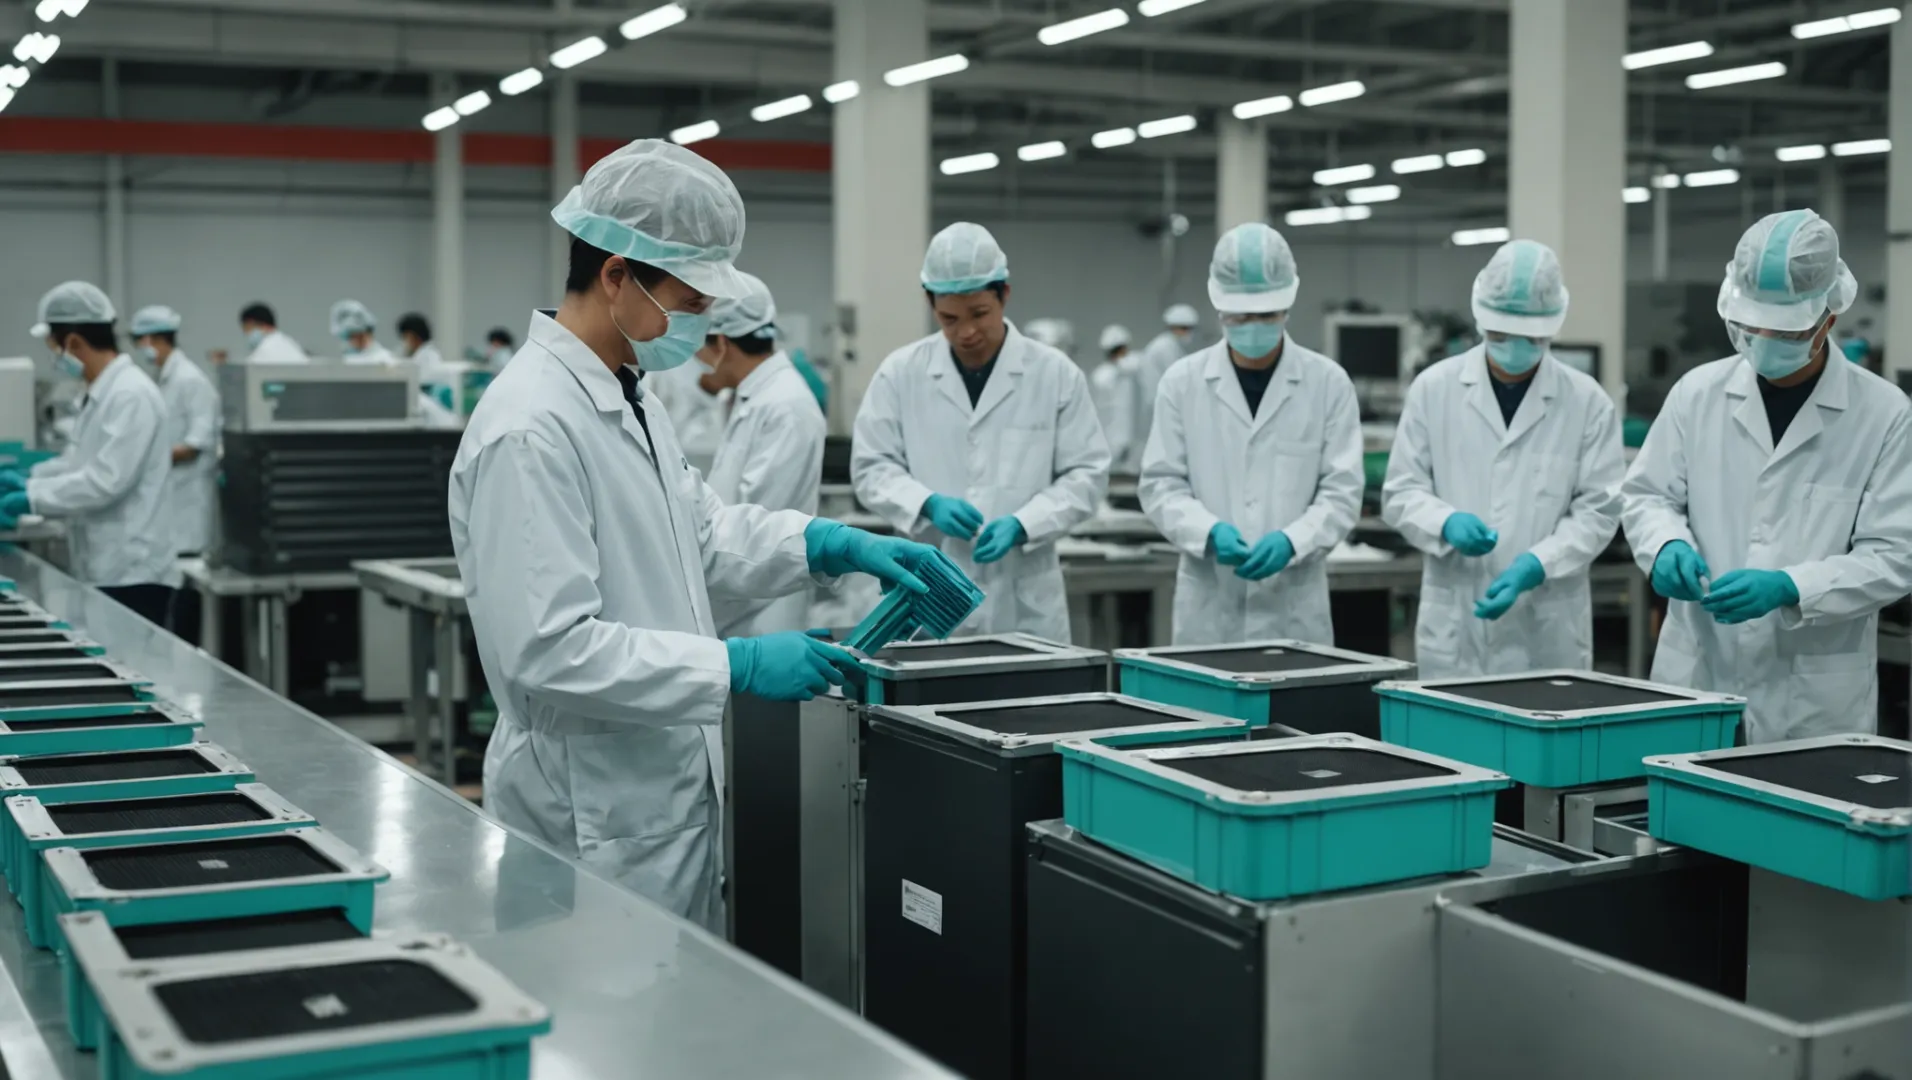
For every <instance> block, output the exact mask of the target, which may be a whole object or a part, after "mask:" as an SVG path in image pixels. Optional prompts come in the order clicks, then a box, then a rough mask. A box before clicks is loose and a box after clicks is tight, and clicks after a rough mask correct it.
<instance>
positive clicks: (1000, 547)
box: [850, 222, 1109, 641]
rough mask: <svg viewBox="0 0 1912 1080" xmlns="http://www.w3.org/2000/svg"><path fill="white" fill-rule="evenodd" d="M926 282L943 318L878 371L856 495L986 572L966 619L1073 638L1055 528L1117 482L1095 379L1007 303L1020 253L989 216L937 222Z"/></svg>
mask: <svg viewBox="0 0 1912 1080" xmlns="http://www.w3.org/2000/svg"><path fill="white" fill-rule="evenodd" d="M922 283H923V288H924V290H925V291H926V292H927V293H928V294H929V303H930V307H931V309H932V310H933V311H934V313H935V315H936V320H937V322H938V324H940V326H941V330H940V331H939V332H937V333H934V334H931V335H930V336H929V337H926V338H924V339H922V340H921V341H917V342H913V343H911V344H909V345H905V346H903V347H902V348H900V349H898V350H896V351H895V352H893V353H891V354H890V355H889V357H888V358H887V359H885V360H884V361H883V365H882V366H881V367H880V368H878V369H877V372H876V376H875V378H873V379H871V380H870V387H869V389H868V391H866V392H865V394H864V397H863V405H862V408H861V409H860V410H859V411H858V413H857V417H856V439H855V443H854V448H853V450H852V453H851V458H850V477H851V479H852V481H853V482H854V483H855V485H856V494H857V498H858V500H859V501H861V502H862V503H863V505H864V506H866V507H869V508H870V510H871V511H873V512H875V513H877V514H880V515H882V516H883V517H884V518H885V519H887V520H888V521H889V522H890V524H891V526H892V527H894V528H895V529H896V531H897V532H898V533H900V534H902V535H907V536H915V537H921V538H926V539H931V540H934V541H935V542H936V543H938V544H940V545H941V547H942V549H943V551H944V552H945V553H946V554H948V555H949V557H950V558H951V559H953V560H955V562H956V564H957V565H958V566H961V567H962V568H963V570H964V571H965V572H967V573H969V574H970V575H971V576H972V577H974V578H975V579H976V581H977V583H978V584H979V585H981V586H982V588H983V591H984V593H985V594H986V597H985V599H984V600H983V604H982V607H981V608H979V609H978V610H977V611H976V613H975V614H973V615H971V616H970V618H969V619H968V621H966V622H965V623H964V624H963V627H962V632H963V633H1004V632H1008V631H1012V630H1020V631H1024V632H1027V633H1031V634H1035V635H1037V636H1039V637H1045V638H1049V639H1051V640H1054V641H1069V640H1071V639H1070V634H1069V604H1068V598H1067V596H1066V594H1065V592H1064V589H1063V583H1062V563H1061V560H1060V559H1059V558H1058V557H1057V555H1056V549H1055V540H1056V539H1057V538H1058V537H1061V536H1062V535H1064V534H1065V533H1067V532H1068V531H1069V529H1070V528H1071V527H1072V526H1074V525H1076V524H1078V523H1080V522H1082V521H1085V520H1087V519H1088V518H1089V517H1091V516H1093V515H1094V513H1095V508H1096V506H1097V505H1098V504H1099V503H1100V502H1101V500H1102V496H1103V495H1104V493H1105V492H1107V490H1108V483H1109V447H1108V444H1107V443H1106V442H1105V441H1103V438H1102V428H1101V425H1100V424H1098V423H1096V419H1095V405H1094V403H1093V402H1091V401H1090V399H1089V385H1088V380H1087V379H1086V378H1084V377H1083V374H1082V369H1081V368H1078V367H1077V366H1076V365H1075V362H1074V361H1072V360H1070V359H1069V358H1068V357H1066V356H1064V355H1063V354H1062V353H1060V352H1057V351H1056V350H1055V349H1052V348H1050V347H1049V346H1046V345H1043V344H1040V343H1039V342H1036V341H1032V340H1030V339H1029V338H1027V337H1025V336H1023V334H1022V333H1021V332H1020V331H1018V330H1017V329H1016V327H1015V326H1014V325H1013V324H1011V323H1010V322H1009V321H1008V320H1007V319H1006V318H1005V317H1004V307H1005V306H1006V305H1007V303H1008V301H1009V296H1010V289H1009V261H1008V259H1007V258H1006V257H1005V256H1004V255H1003V251H1002V248H1001V247H999V246H998V245H997V244H996V240H995V237H993V236H991V235H990V234H989V230H987V229H985V228H983V227H982V226H980V225H975V224H972V223H970V222H958V223H956V224H954V225H951V226H950V227H949V228H947V229H944V230H943V231H942V232H940V233H937V234H936V236H935V238H934V239H932V240H931V241H930V245H929V251H928V253H927V254H926V255H925V256H924V259H923V273H922Z"/></svg>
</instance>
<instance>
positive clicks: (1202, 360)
mask: <svg viewBox="0 0 1912 1080" xmlns="http://www.w3.org/2000/svg"><path fill="white" fill-rule="evenodd" d="M1300 287H1301V281H1300V278H1299V276H1298V275H1297V273H1296V270H1295V257H1294V253H1293V252H1292V251H1291V250H1289V247H1288V242H1287V241H1286V240H1284V239H1283V238H1282V236H1281V234H1280V233H1278V232H1276V231H1275V230H1274V229H1271V228H1269V227H1268V226H1267V225H1264V224H1261V223H1259V222H1255V223H1251V224H1247V225H1241V226H1237V227H1236V228H1234V229H1231V230H1229V231H1228V232H1227V233H1225V234H1224V235H1223V236H1222V238H1221V242H1220V243H1218V244H1216V245H1215V257H1214V259H1213V260H1212V261H1211V262H1210V264H1209V270H1208V296H1209V301H1210V302H1211V303H1212V304H1214V306H1215V310H1216V311H1217V312H1219V313H1220V314H1221V317H1222V328H1223V330H1224V331H1225V336H1224V338H1223V340H1222V341H1220V342H1217V343H1216V344H1214V345H1211V346H1209V347H1208V348H1206V349H1203V350H1201V351H1200V352H1197V353H1194V354H1193V355H1190V356H1189V357H1187V358H1185V359H1184V360H1182V361H1181V362H1180V363H1178V364H1176V365H1175V366H1174V367H1172V368H1170V369H1169V372H1168V374H1167V375H1166V376H1164V377H1163V379H1162V385H1161V388H1160V390H1159V391H1158V392H1157V394H1156V409H1155V429H1154V430H1153V431H1152V432H1150V434H1149V442H1148V449H1147V450H1146V451H1145V452H1144V454H1143V455H1142V478H1141V485H1140V489H1139V490H1140V494H1141V497H1142V509H1143V510H1144V511H1145V512H1146V513H1147V514H1148V516H1149V520H1151V521H1153V522H1155V526H1156V528H1158V529H1160V530H1162V535H1163V536H1164V537H1167V538H1168V541H1169V542H1170V543H1172V544H1174V545H1175V546H1176V547H1178V548H1180V549H1181V551H1182V562H1181V567H1180V569H1179V570H1178V571H1177V573H1176V577H1175V626H1174V634H1175V644H1177V645H1206V644H1218V643H1228V642H1236V641H1256V640H1265V639H1269V638H1297V639H1300V640H1302V641H1312V642H1316V643H1319V644H1331V643H1333V641H1334V625H1333V620H1332V618H1331V617H1330V615H1329V612H1328V569H1327V557H1328V553H1329V552H1330V551H1333V550H1334V547H1335V545H1336V544H1339V543H1340V542H1341V541H1342V540H1343V539H1344V538H1346V537H1347V535H1348V533H1349V532H1350V531H1351V530H1352V529H1353V528H1354V522H1355V519H1356V518H1357V517H1358V516H1359V514H1360V511H1361V490H1362V487H1363V485H1364V483H1365V478H1364V474H1363V472H1362V466H1361V416H1360V410H1359V408H1358V407H1357V405H1356V404H1355V397H1354V384H1353V383H1352V382H1351V381H1349V379H1348V374H1347V372H1345V371H1343V370H1342V369H1341V365H1339V364H1337V363H1335V362H1334V361H1333V360H1330V359H1328V358H1327V357H1325V356H1323V355H1321V354H1320V353H1318V352H1315V351H1314V350H1312V349H1308V348H1305V347H1303V346H1302V345H1301V344H1300V343H1298V342H1296V341H1295V340H1294V339H1293V338H1292V337H1290V336H1289V335H1288V333H1287V321H1288V312H1289V310H1290V309H1291V308H1292V307H1293V306H1294V302H1295V295H1296V293H1297V292H1298V291H1299V290H1300Z"/></svg>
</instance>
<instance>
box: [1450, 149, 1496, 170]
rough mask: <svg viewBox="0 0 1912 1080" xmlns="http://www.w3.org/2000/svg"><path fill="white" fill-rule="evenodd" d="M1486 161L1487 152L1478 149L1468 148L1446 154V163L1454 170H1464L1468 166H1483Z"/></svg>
mask: <svg viewBox="0 0 1912 1080" xmlns="http://www.w3.org/2000/svg"><path fill="white" fill-rule="evenodd" d="M1486 161H1487V151H1485V150H1482V149H1480V148H1479V147H1469V148H1468V149H1466V150H1450V151H1448V152H1447V163H1448V164H1449V165H1452V166H1453V167H1454V168H1456V169H1464V168H1467V167H1468V166H1469V165H1480V164H1484V163H1485V162H1486Z"/></svg>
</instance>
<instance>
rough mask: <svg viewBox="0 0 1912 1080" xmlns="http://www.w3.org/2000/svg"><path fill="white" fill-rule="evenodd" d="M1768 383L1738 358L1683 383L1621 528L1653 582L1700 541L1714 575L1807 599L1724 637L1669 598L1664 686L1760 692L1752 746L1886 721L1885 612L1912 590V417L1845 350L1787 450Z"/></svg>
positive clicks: (1752, 697)
mask: <svg viewBox="0 0 1912 1080" xmlns="http://www.w3.org/2000/svg"><path fill="white" fill-rule="evenodd" d="M1757 380H1758V377H1757V376H1756V375H1754V373H1753V370H1752V368H1751V367H1749V366H1748V365H1747V364H1746V363H1745V362H1744V361H1742V360H1740V359H1739V358H1738V357H1729V358H1727V359H1725V360H1716V361H1714V362H1713V363H1710V364H1706V365H1704V366H1702V367H1698V368H1695V369H1694V370H1692V371H1690V372H1688V373H1687V374H1686V375H1685V376H1684V377H1682V378H1681V379H1680V381H1679V382H1678V383H1677V384H1675V385H1674V387H1673V392H1672V393H1671V394H1669V395H1668V396H1667V399H1666V404H1665V406H1664V407H1663V408H1662V409H1661V410H1660V415H1659V418H1658V419H1657V420H1655V421H1654V423H1653V430H1652V431H1651V432H1650V433H1649V434H1648V435H1647V439H1646V445H1645V446H1643V447H1641V449H1640V453H1639V456H1638V457H1637V458H1635V459H1634V462H1633V468H1632V469H1631V470H1630V471H1629V472H1628V473H1627V478H1626V483H1625V486H1624V487H1623V488H1622V493H1623V496H1624V500H1625V510H1624V513H1623V516H1622V523H1623V524H1624V526H1625V528H1626V535H1627V542H1628V543H1629V544H1631V545H1632V547H1633V555H1634V558H1635V559H1637V560H1638V561H1639V564H1640V566H1641V568H1642V569H1645V570H1647V571H1648V572H1649V573H1650V572H1651V570H1652V567H1653V561H1654V559H1655V558H1656V557H1657V556H1658V555H1659V553H1660V548H1662V547H1663V546H1665V545H1666V544H1667V543H1668V542H1670V541H1673V540H1684V541H1686V542H1687V543H1688V544H1691V545H1693V547H1694V549H1695V550H1697V551H1698V552H1699V553H1700V555H1701V556H1702V557H1703V558H1705V560H1706V565H1707V568H1708V569H1709V570H1710V571H1711V573H1712V580H1713V581H1718V580H1719V579H1720V578H1722V577H1724V576H1725V575H1726V574H1727V572H1729V571H1732V570H1737V569H1740V568H1742V567H1752V568H1756V569H1766V570H1784V571H1785V572H1786V573H1787V574H1789V575H1790V576H1791V577H1792V579H1793V584H1794V585H1796V586H1797V587H1798V589H1799V603H1798V604H1797V605H1795V606H1790V607H1783V608H1780V609H1779V610H1778V611H1775V612H1773V613H1772V614H1770V615H1767V616H1765V617H1763V618H1759V619H1755V620H1753V621H1751V622H1745V623H1740V624H1738V625H1734V626H1722V625H1720V624H1718V623H1716V622H1714V621H1713V618H1712V616H1711V615H1708V614H1707V613H1706V611H1705V610H1704V609H1703V608H1701V607H1700V606H1699V605H1698V604H1694V603H1686V602H1683V601H1678V600H1674V601H1669V602H1668V611H1667V618H1666V625H1665V626H1664V627H1663V628H1662V629H1661V631H1660V644H1659V648H1658V650H1657V651H1656V652H1655V653H1654V656H1653V678H1654V679H1655V680H1657V681H1660V682H1667V683H1674V684H1676V685H1679V686H1690V687H1693V688H1695V689H1699V690H1716V691H1723V692H1726V693H1733V694H1744V695H1745V696H1746V715H1745V724H1746V738H1747V741H1748V742H1752V743H1766V742H1776V741H1779V740H1782V739H1803V738H1808V737H1810V736H1814V735H1830V734H1837V733H1840V732H1866V731H1872V730H1874V729H1875V728H1876V726H1877V722H1878V693H1879V687H1878V668H1877V663H1878V621H1879V620H1878V611H1879V609H1880V608H1881V607H1884V606H1885V605H1887V604H1890V603H1892V602H1894V601H1896V600H1898V599H1899V598H1900V597H1902V596H1904V595H1906V593H1907V592H1908V591H1912V442H1909V441H1908V436H1907V430H1906V428H1907V424H1908V420H1909V418H1912V406H1909V405H1908V403H1907V401H1906V396H1905V393H1904V392H1903V391H1901V390H1900V389H1899V388H1898V387H1895V386H1893V385H1891V384H1890V383H1888V382H1886V381H1885V380H1883V379H1881V378H1879V377H1878V376H1876V375H1873V374H1872V373H1871V372H1868V371H1866V370H1865V369H1863V368H1861V367H1859V366H1858V365H1857V364H1851V363H1846V362H1844V361H1842V360H1840V359H1839V357H1838V354H1837V353H1835V354H1834V355H1833V357H1832V360H1831V362H1830V363H1828V364H1827V365H1826V369H1825V373H1824V374H1823V375H1821V376H1820V377H1819V384H1818V385H1817V386H1816V387H1814V388H1813V392H1812V397H1811V398H1810V399H1809V400H1808V401H1807V402H1806V404H1805V405H1804V406H1803V407H1802V408H1801V409H1800V410H1799V415H1798V416H1796V417H1794V418H1793V421H1792V423H1791V425H1789V426H1788V427H1787V428H1786V434H1785V436H1784V438H1782V439H1781V440H1780V443H1779V446H1778V447H1777V448H1775V447H1774V446H1773V444H1772V429H1771V427H1770V425H1769V424H1768V423H1767V421H1766V408H1765V404H1764V403H1763V402H1762V401H1761V399H1760V396H1759V387H1758V385H1757Z"/></svg>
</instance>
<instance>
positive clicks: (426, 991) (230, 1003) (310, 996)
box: [153, 960, 478, 1045]
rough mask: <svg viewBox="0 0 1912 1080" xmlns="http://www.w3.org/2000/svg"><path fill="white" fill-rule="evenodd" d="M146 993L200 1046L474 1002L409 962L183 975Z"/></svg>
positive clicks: (414, 1016) (345, 1026)
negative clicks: (217, 974)
mask: <svg viewBox="0 0 1912 1080" xmlns="http://www.w3.org/2000/svg"><path fill="white" fill-rule="evenodd" d="M153 993H154V995H155V996H157V997H158V998H159V1002H160V1004H161V1005H162V1006H163V1007H164V1008H165V1009H166V1011H167V1012H168V1013H170V1014H171V1015H172V1018H173V1022H174V1023H176V1024H178V1025H179V1031H180V1034H182V1035H184V1036H185V1037H186V1038H187V1039H188V1040H190V1041H192V1042H196V1043H200V1044H202V1045H206V1044H211V1045H217V1044H220V1043H233V1042H243V1041H246V1040H250V1039H271V1038H280V1037H283V1036H288V1035H309V1034H312V1033H313V1032H321V1031H339V1030H349V1029H352V1028H362V1027H367V1026H370V1025H372V1024H394V1023H399V1022H402V1021H406V1020H423V1019H426V1018H428V1017H436V1016H454V1015H458V1014H462V1013H469V1012H473V1011H475V1010H476V1009H477V1008H478V1002H477V1000H476V999H474V998H473V997H472V996H471V995H470V994H467V993H465V991H464V990H463V989H461V988H460V987H459V986H458V985H457V984H456V983H453V982H452V981H451V980H450V979H447V978H445V977H444V976H443V975H441V974H439V973H438V972H437V971H436V970H434V969H432V968H430V967H427V966H425V965H424V964H420V963H415V962H413V961H410V960H364V961H359V962H357V963H351V964H332V965H328V966H325V967H306V968H290V969H285V970H279V971H259V972H248V973H245V974H242V975H220V976H216V977H213V978H208V979H188V980H185V981H181V982H172V983H166V984H165V985H163V986H159V987H156V988H154V990H153Z"/></svg>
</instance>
